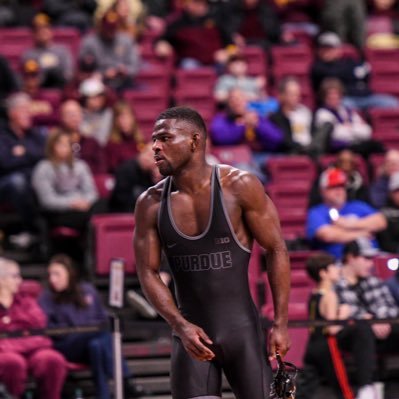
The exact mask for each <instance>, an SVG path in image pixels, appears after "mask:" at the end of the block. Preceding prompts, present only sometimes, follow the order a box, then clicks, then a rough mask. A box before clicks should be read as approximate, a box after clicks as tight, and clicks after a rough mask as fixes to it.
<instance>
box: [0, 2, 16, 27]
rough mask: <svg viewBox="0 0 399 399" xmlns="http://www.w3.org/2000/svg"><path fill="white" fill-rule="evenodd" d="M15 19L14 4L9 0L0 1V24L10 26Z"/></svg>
mask: <svg viewBox="0 0 399 399" xmlns="http://www.w3.org/2000/svg"><path fill="white" fill-rule="evenodd" d="M16 21H17V18H16V15H15V5H13V4H12V1H11V0H3V1H1V2H0V26H12V25H14V24H15V22H16Z"/></svg>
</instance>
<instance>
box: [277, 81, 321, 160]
mask: <svg viewBox="0 0 399 399" xmlns="http://www.w3.org/2000/svg"><path fill="white" fill-rule="evenodd" d="M301 97H302V92H301V86H300V84H299V82H298V80H297V79H296V78H295V77H286V78H283V79H282V80H281V81H280V82H279V84H278V99H279V103H280V106H279V109H278V110H277V112H274V113H272V114H271V115H270V120H271V121H272V122H273V123H274V124H275V125H276V126H277V127H278V128H279V129H280V130H281V131H282V132H283V133H284V136H285V139H284V147H285V151H286V152H289V153H294V154H308V155H317V154H318V153H322V152H324V150H325V147H326V144H325V142H326V141H327V138H324V139H323V138H322V137H321V136H322V132H321V131H320V132H315V131H314V130H315V129H314V126H313V124H312V119H313V115H312V111H311V110H310V109H309V108H308V107H307V106H305V105H303V104H302V103H301ZM321 129H322V128H320V130H321ZM324 136H326V134H324Z"/></svg>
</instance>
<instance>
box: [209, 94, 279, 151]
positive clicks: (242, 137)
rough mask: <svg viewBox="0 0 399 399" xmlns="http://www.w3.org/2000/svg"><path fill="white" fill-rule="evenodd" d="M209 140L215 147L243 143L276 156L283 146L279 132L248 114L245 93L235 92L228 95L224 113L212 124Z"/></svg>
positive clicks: (256, 115) (252, 113)
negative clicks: (275, 153) (274, 153)
mask: <svg viewBox="0 0 399 399" xmlns="http://www.w3.org/2000/svg"><path fill="white" fill-rule="evenodd" d="M210 137H211V140H212V144H213V145H215V146H222V145H239V144H244V143H247V144H248V145H250V147H251V148H252V150H253V151H256V152H277V151H278V150H279V149H280V147H281V145H282V143H283V133H282V132H281V131H280V129H279V128H278V127H277V126H275V125H274V124H273V123H272V122H270V121H269V120H268V119H266V118H264V117H261V116H259V115H258V114H257V113H256V112H255V111H252V110H249V108H248V101H247V98H246V95H245V93H244V92H242V91H241V90H240V89H237V88H234V89H231V90H230V92H229V95H228V98H227V109H226V111H225V112H223V113H220V114H218V115H216V116H215V117H214V119H213V120H212V123H211V126H210Z"/></svg>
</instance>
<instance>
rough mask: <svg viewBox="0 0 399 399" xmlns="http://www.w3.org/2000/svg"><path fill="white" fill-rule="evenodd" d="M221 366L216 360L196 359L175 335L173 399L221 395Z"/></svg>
mask: <svg viewBox="0 0 399 399" xmlns="http://www.w3.org/2000/svg"><path fill="white" fill-rule="evenodd" d="M221 381H222V379H221V368H220V367H219V366H218V365H217V364H216V362H201V361H198V360H194V359H193V358H192V357H190V355H189V354H188V353H187V352H186V350H185V349H184V346H183V344H182V343H181V341H180V339H179V338H177V337H173V347H172V370H171V385H172V397H173V399H189V398H198V397H204V398H206V397H216V398H218V397H221ZM254 399H255V398H254Z"/></svg>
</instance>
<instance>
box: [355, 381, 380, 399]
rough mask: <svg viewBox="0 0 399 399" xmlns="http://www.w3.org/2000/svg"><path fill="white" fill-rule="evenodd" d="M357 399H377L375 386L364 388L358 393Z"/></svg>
mask: <svg viewBox="0 0 399 399" xmlns="http://www.w3.org/2000/svg"><path fill="white" fill-rule="evenodd" d="M356 399H377V392H376V389H375V387H374V385H371V384H370V385H364V386H362V387H361V388H360V389H359V390H358V392H357V395H356Z"/></svg>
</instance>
